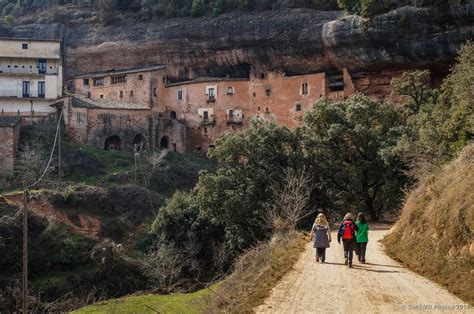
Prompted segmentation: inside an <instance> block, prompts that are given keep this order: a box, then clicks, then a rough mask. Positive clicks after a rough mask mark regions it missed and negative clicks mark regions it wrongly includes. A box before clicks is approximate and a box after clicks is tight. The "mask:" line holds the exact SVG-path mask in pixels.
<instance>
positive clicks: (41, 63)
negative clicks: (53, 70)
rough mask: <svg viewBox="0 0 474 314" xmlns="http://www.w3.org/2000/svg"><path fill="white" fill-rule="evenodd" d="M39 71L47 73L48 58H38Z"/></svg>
mask: <svg viewBox="0 0 474 314" xmlns="http://www.w3.org/2000/svg"><path fill="white" fill-rule="evenodd" d="M38 72H39V74H46V60H44V59H39V60H38Z"/></svg>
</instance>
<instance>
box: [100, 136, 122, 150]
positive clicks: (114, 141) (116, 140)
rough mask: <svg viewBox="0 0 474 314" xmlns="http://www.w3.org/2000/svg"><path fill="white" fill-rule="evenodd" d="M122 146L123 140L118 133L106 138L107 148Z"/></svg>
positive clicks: (118, 148) (113, 148) (114, 148)
mask: <svg viewBox="0 0 474 314" xmlns="http://www.w3.org/2000/svg"><path fill="white" fill-rule="evenodd" d="M121 146H122V140H121V139H120V137H118V136H117V135H112V136H109V137H107V138H106V139H105V144H104V149H105V150H120V148H121Z"/></svg>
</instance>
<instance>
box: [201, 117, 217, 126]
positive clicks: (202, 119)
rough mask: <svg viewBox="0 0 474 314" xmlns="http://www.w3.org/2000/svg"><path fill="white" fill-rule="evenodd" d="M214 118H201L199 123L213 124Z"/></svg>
mask: <svg viewBox="0 0 474 314" xmlns="http://www.w3.org/2000/svg"><path fill="white" fill-rule="evenodd" d="M213 124H214V119H213V118H201V125H213Z"/></svg>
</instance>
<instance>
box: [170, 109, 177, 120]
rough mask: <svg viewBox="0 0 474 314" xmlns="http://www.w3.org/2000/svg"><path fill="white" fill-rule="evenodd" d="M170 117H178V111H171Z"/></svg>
mask: <svg viewBox="0 0 474 314" xmlns="http://www.w3.org/2000/svg"><path fill="white" fill-rule="evenodd" d="M170 118H171V119H176V111H171V113H170Z"/></svg>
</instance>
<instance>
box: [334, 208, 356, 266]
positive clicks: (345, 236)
mask: <svg viewBox="0 0 474 314" xmlns="http://www.w3.org/2000/svg"><path fill="white" fill-rule="evenodd" d="M357 230H358V228H357V225H356V224H355V223H354V220H353V219H352V214H351V213H347V214H346V215H345V216H344V221H343V222H342V223H341V225H340V226H339V230H338V232H337V243H339V244H341V238H342V244H343V246H344V258H345V261H344V264H345V265H349V267H352V258H353V255H354V249H355V245H356V231H357Z"/></svg>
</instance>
